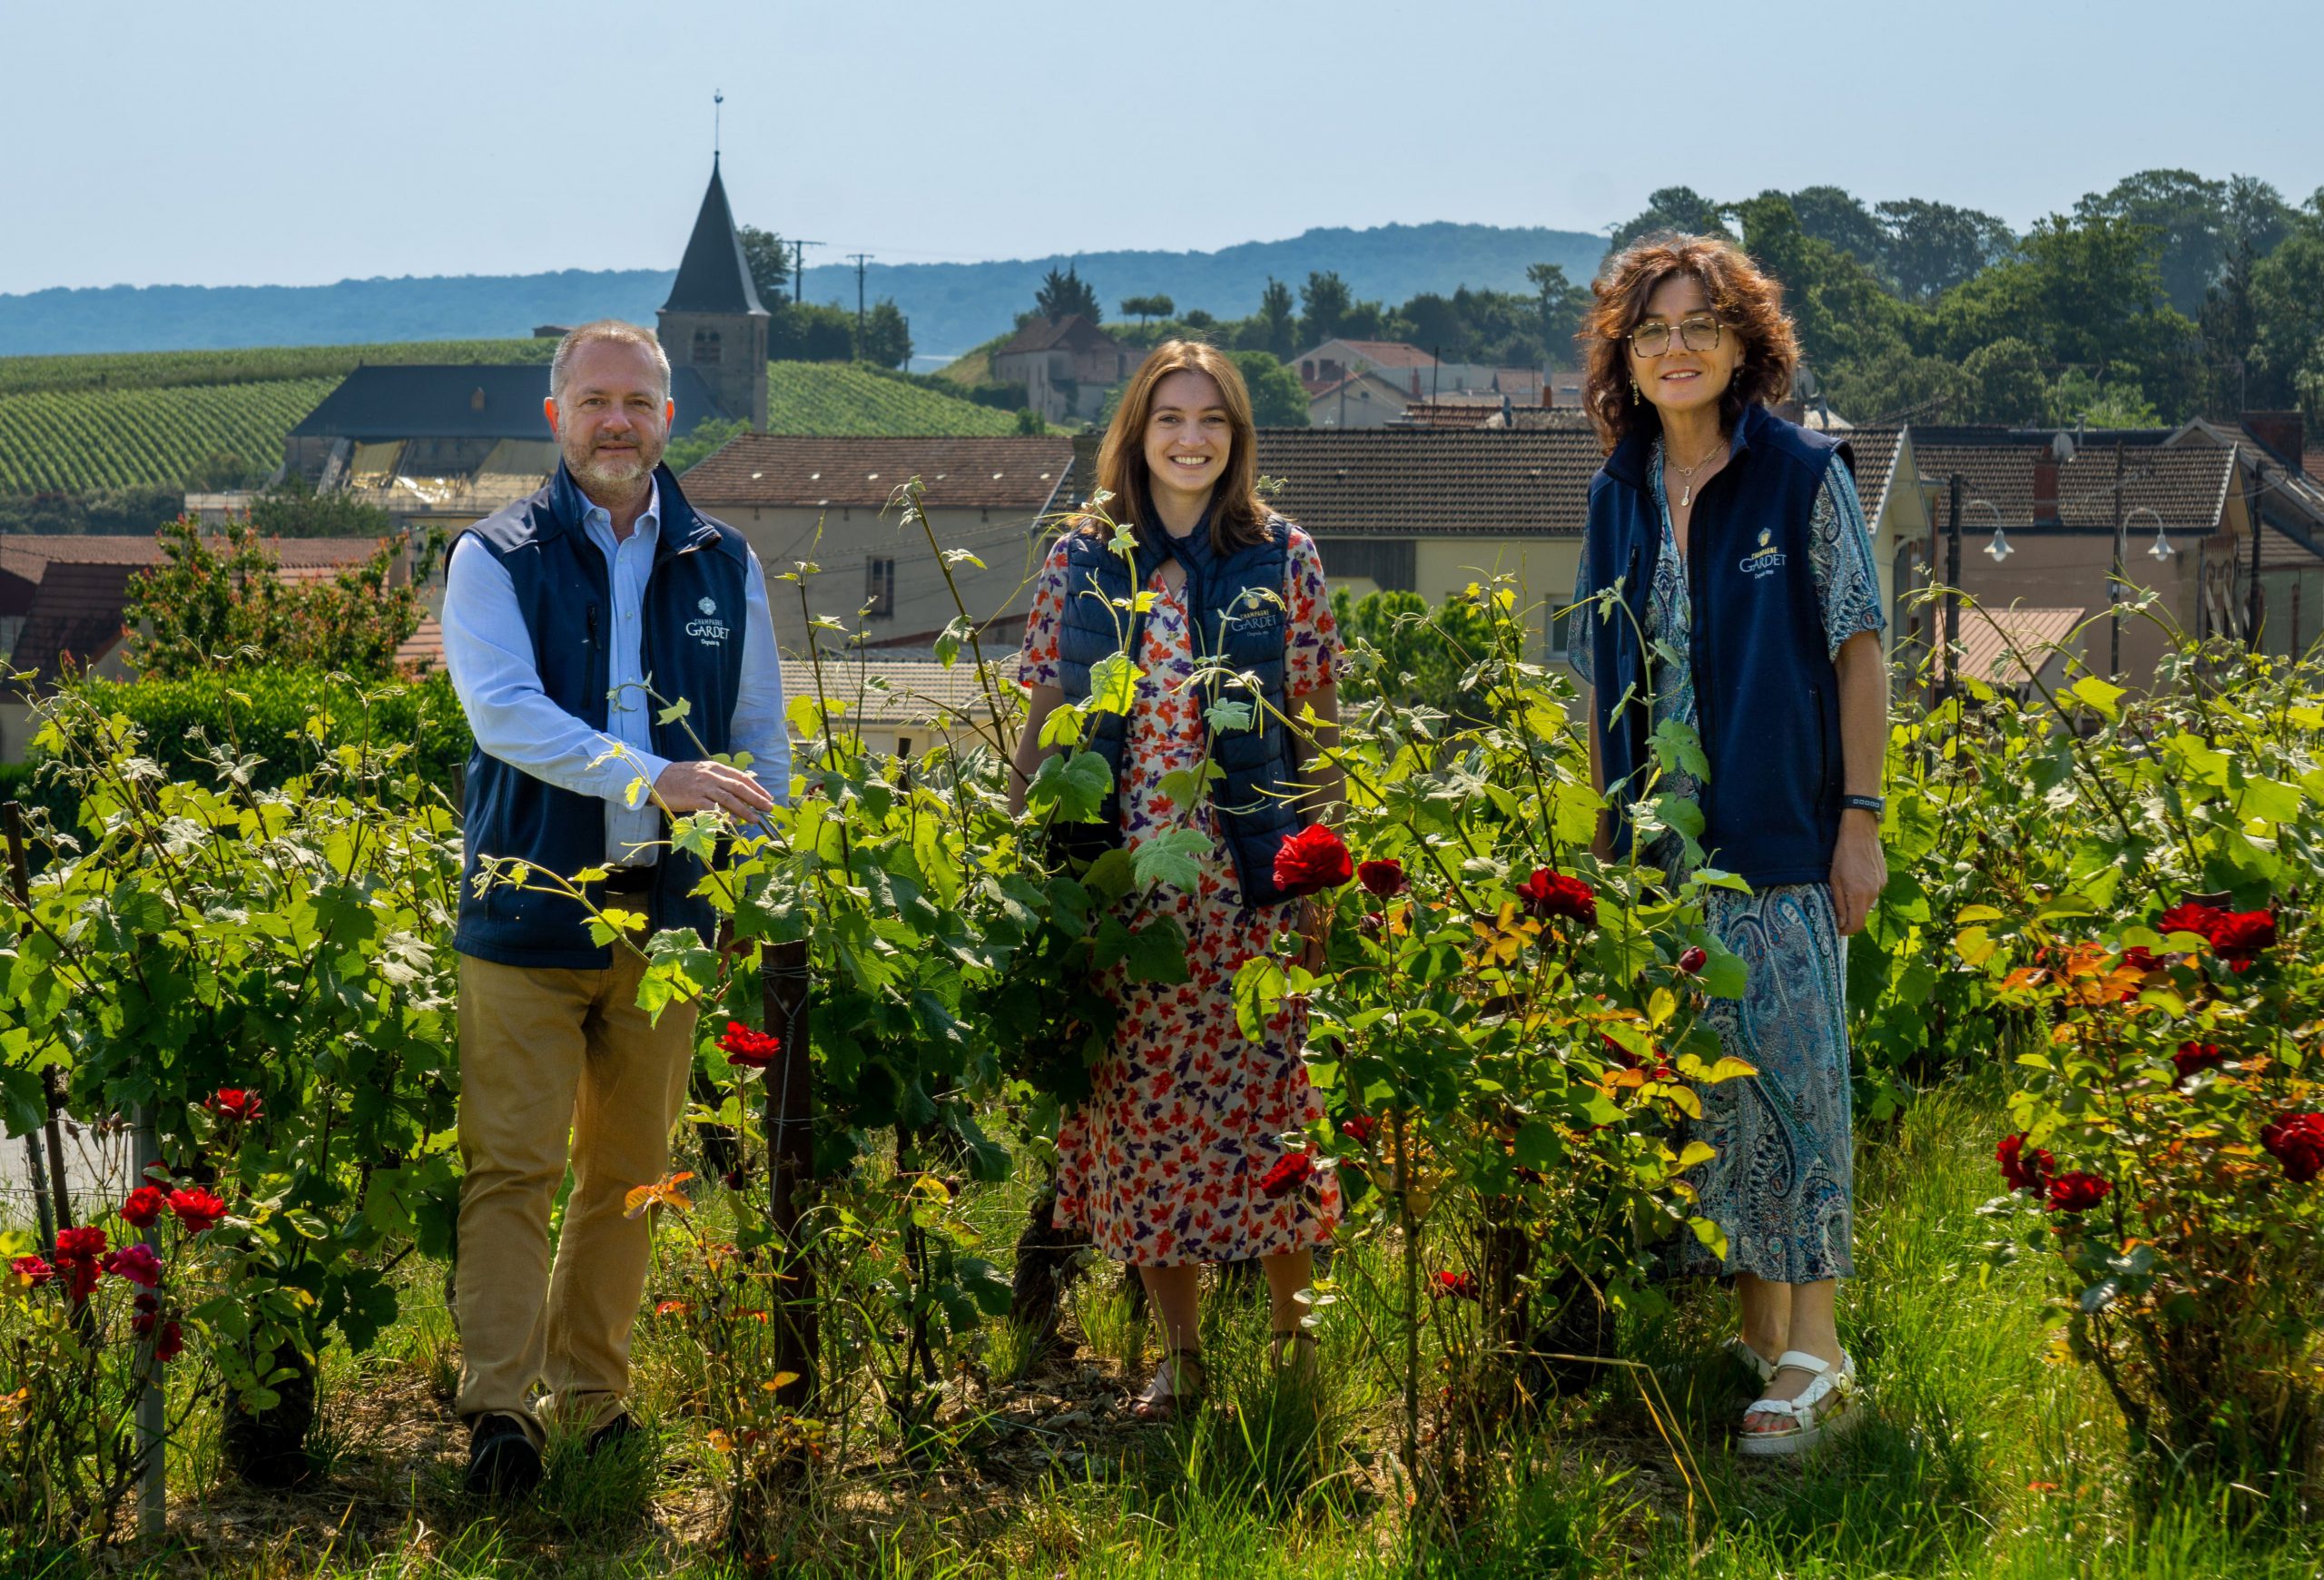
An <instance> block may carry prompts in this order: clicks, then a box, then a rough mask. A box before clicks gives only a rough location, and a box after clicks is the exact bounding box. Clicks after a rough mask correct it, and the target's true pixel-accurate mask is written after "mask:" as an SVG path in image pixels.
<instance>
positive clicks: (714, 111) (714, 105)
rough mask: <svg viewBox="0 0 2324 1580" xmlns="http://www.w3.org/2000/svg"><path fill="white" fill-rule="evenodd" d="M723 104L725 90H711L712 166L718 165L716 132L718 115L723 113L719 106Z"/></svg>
mask: <svg viewBox="0 0 2324 1580" xmlns="http://www.w3.org/2000/svg"><path fill="white" fill-rule="evenodd" d="M725 103H726V90H725V89H724V88H713V89H711V91H710V163H713V164H715V163H718V138H719V132H718V121H719V116H720V114H722V113H723V112H722V111H721V108H720V106H722V105H724V104H725Z"/></svg>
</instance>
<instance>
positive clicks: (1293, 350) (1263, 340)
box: [1253, 274, 1299, 361]
mask: <svg viewBox="0 0 2324 1580" xmlns="http://www.w3.org/2000/svg"><path fill="white" fill-rule="evenodd" d="M1255 321H1256V324H1257V325H1258V331H1259V343H1258V344H1257V345H1256V347H1254V348H1253V349H1254V350H1256V351H1269V352H1272V353H1274V354H1275V356H1278V357H1281V358H1283V359H1284V360H1286V361H1288V360H1290V359H1291V358H1293V357H1295V356H1297V355H1298V354H1299V314H1298V311H1297V309H1296V308H1295V307H1294V306H1293V304H1292V298H1291V287H1290V286H1288V285H1285V283H1284V282H1283V281H1280V280H1277V279H1276V278H1275V276H1274V275H1272V274H1270V275H1268V276H1267V287H1266V289H1265V291H1261V292H1260V293H1259V311H1258V312H1257V314H1256V319H1255Z"/></svg>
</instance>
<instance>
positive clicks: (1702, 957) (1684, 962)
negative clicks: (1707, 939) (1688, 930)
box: [1679, 945, 1710, 976]
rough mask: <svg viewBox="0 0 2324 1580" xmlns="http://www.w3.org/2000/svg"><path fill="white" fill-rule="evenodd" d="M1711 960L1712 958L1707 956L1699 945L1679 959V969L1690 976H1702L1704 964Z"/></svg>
mask: <svg viewBox="0 0 2324 1580" xmlns="http://www.w3.org/2000/svg"><path fill="white" fill-rule="evenodd" d="M1709 959H1710V956H1709V955H1708V954H1705V953H1703V952H1702V948H1701V946H1700V945H1697V946H1696V947H1694V948H1692V949H1689V950H1688V951H1687V953H1684V954H1682V955H1680V956H1679V970H1680V971H1683V972H1685V973H1687V974H1688V975H1689V976H1700V975H1702V973H1703V964H1704V963H1705V962H1706V961H1708V960H1709Z"/></svg>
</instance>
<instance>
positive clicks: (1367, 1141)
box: [1340, 1113, 1380, 1147]
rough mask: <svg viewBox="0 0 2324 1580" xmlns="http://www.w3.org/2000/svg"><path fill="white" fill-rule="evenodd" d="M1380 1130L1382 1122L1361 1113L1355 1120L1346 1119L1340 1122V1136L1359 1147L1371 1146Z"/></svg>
mask: <svg viewBox="0 0 2324 1580" xmlns="http://www.w3.org/2000/svg"><path fill="white" fill-rule="evenodd" d="M1379 1129H1380V1121H1378V1120H1376V1119H1374V1118H1373V1117H1372V1116H1371V1115H1369V1114H1361V1113H1360V1114H1357V1115H1356V1116H1355V1117H1354V1118H1353V1119H1344V1120H1342V1121H1340V1134H1342V1135H1344V1136H1345V1137H1346V1138H1347V1139H1348V1140H1349V1141H1354V1143H1355V1144H1356V1145H1357V1146H1359V1147H1368V1146H1370V1145H1371V1144H1372V1138H1373V1136H1374V1134H1375V1133H1376V1132H1377V1131H1379Z"/></svg>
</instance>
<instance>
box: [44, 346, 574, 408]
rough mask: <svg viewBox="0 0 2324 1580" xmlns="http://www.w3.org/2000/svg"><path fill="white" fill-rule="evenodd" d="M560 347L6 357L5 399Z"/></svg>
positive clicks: (521, 355) (508, 358) (540, 354)
mask: <svg viewBox="0 0 2324 1580" xmlns="http://www.w3.org/2000/svg"><path fill="white" fill-rule="evenodd" d="M553 351H556V341H543V340H529V339H527V340H505V341H386V342H382V343H379V344H374V345H353V346H251V347H247V348H244V349H241V350H234V351H106V352H99V353H93V354H91V355H87V356H65V357H0V395H21V394H26V393H30V392H32V391H34V390H151V389H162V388H170V389H176V388H182V387H184V386H187V385H193V384H260V383H267V382H271V381H272V380H281V379H337V378H341V377H344V376H345V375H347V374H348V373H350V372H352V371H354V370H355V368H356V366H357V365H358V364H359V363H363V362H464V363H500V362H546V361H547V360H548V359H549V355H550V353H551V352H553Z"/></svg>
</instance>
